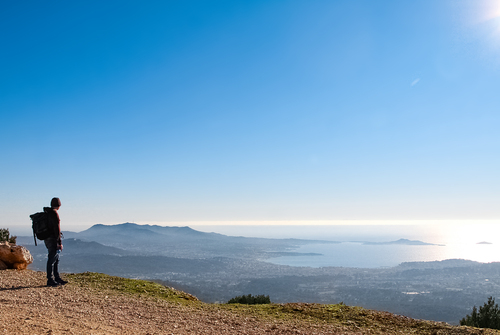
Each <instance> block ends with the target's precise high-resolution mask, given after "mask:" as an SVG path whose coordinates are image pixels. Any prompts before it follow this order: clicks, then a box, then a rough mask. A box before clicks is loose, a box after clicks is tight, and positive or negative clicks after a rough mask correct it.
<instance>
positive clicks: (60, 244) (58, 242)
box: [56, 212, 63, 250]
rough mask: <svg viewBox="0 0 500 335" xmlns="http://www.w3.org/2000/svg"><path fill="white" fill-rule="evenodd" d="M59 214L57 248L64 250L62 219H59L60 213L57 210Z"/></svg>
mask: <svg viewBox="0 0 500 335" xmlns="http://www.w3.org/2000/svg"><path fill="white" fill-rule="evenodd" d="M56 215H57V249H59V250H62V248H63V245H62V239H61V237H62V233H61V220H60V219H59V213H57V212H56Z"/></svg>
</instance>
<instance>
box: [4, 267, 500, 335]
mask: <svg viewBox="0 0 500 335" xmlns="http://www.w3.org/2000/svg"><path fill="white" fill-rule="evenodd" d="M65 278H67V279H68V280H69V281H70V283H69V284H67V285H65V286H60V287H56V288H51V287H46V286H45V283H46V280H45V274H44V273H43V272H35V271H31V270H4V271H0V333H3V334H33V335H35V334H436V335H437V334H500V332H496V331H489V330H487V331H484V332H483V331H482V330H478V329H472V328H467V327H452V326H449V325H447V324H442V323H433V322H423V321H418V320H412V319H409V318H405V317H402V316H395V315H392V314H389V313H383V312H375V311H368V310H363V309H359V308H352V307H348V306H337V305H336V306H331V307H326V306H324V305H310V304H286V305H267V306H265V307H247V306H239V305H236V306H235V305H214V304H204V303H202V302H199V301H197V300H196V299H194V298H193V297H190V296H189V295H187V294H183V293H182V292H178V293H179V295H176V294H177V293H175V294H173V293H172V292H175V291H172V290H170V289H167V288H164V287H162V286H160V285H157V284H152V283H146V282H140V281H132V280H127V281H128V282H127V285H128V286H125V285H124V284H123V285H122V283H121V282H120V280H124V279H121V278H117V277H109V276H105V275H97V274H95V276H94V275H92V274H76V275H66V276H65ZM107 278H115V279H109V280H108V279H107ZM117 283H118V284H117ZM131 283H132V286H133V287H132V288H133V290H131V289H130V287H131V286H130V284H131ZM120 285H121V286H120ZM153 285H156V286H153ZM125 287H126V289H125ZM153 289H154V290H160V291H155V293H154V294H153V293H151V290H153ZM148 291H149V292H148Z"/></svg>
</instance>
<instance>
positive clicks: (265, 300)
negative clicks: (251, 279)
mask: <svg viewBox="0 0 500 335" xmlns="http://www.w3.org/2000/svg"><path fill="white" fill-rule="evenodd" d="M227 303H228V304H245V305H261V304H270V303H271V299H269V296H268V295H257V296H255V297H254V296H252V295H251V294H249V295H242V296H238V297H234V298H232V299H231V300H229V301H228V302H227Z"/></svg>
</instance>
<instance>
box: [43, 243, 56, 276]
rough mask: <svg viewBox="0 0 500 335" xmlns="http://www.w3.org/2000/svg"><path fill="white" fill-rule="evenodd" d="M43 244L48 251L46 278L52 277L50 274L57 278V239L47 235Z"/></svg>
mask: <svg viewBox="0 0 500 335" xmlns="http://www.w3.org/2000/svg"><path fill="white" fill-rule="evenodd" d="M44 242H45V246H46V247H47V250H48V251H49V256H48V259H47V279H52V274H54V277H55V278H59V269H58V267H59V254H58V253H57V239H55V238H53V237H49V238H47V239H45V240H44Z"/></svg>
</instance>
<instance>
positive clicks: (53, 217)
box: [43, 198, 68, 287]
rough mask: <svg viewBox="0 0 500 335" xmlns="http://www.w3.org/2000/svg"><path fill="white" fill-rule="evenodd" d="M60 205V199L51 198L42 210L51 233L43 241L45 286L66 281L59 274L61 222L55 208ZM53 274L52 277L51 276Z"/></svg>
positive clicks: (56, 284)
mask: <svg viewBox="0 0 500 335" xmlns="http://www.w3.org/2000/svg"><path fill="white" fill-rule="evenodd" d="M59 207H61V200H59V198H52V200H51V201H50V207H44V208H43V211H44V212H45V213H47V217H48V219H49V220H48V221H49V229H50V231H51V234H50V236H49V237H47V238H46V239H45V240H44V242H45V246H46V247H47V250H48V252H49V255H48V259H47V286H52V287H55V286H58V285H64V284H67V283H68V282H67V281H65V280H63V279H62V278H61V277H60V276H59V269H58V267H59V252H60V251H61V250H62V248H63V246H62V241H61V236H62V234H61V224H60V220H59V214H58V213H57V210H58V209H59ZM52 275H54V277H52Z"/></svg>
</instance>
